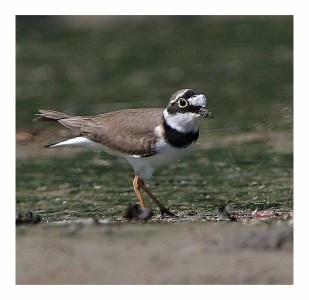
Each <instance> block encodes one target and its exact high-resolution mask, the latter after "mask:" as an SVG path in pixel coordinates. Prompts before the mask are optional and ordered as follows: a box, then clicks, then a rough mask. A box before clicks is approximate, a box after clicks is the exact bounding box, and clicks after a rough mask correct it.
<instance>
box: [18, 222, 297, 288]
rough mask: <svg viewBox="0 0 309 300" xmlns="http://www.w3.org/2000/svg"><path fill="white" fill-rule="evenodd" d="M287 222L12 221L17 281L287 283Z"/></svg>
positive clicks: (289, 263)
mask: <svg viewBox="0 0 309 300" xmlns="http://www.w3.org/2000/svg"><path fill="white" fill-rule="evenodd" d="M292 240H293V228H292V225H291V224H290V223H289V222H277V223H270V224H267V223H263V222H258V223H257V224H255V225H253V223H250V225H248V224H244V223H238V222H223V223H213V222H195V223H170V224H167V223H158V224H154V223H144V222H131V223H129V222H128V223H105V222H104V221H101V222H100V221H96V222H94V220H91V219H89V220H79V221H76V222H73V221H72V222H61V223H55V224H41V225H27V226H21V227H18V228H17V240H16V251H17V252H16V283H17V284H109V285H113V284H148V285H153V284H159V285H174V284H182V285H187V284H232V285H233V284H293V251H292V250H293V246H292Z"/></svg>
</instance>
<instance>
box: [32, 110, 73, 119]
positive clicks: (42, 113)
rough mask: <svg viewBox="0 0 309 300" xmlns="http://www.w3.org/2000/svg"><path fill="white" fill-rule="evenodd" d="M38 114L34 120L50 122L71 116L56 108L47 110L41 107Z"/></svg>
mask: <svg viewBox="0 0 309 300" xmlns="http://www.w3.org/2000/svg"><path fill="white" fill-rule="evenodd" d="M35 116H37V117H36V118H34V119H33V121H50V122H58V121H59V120H61V119H66V118H69V117H71V116H70V115H67V114H64V113H62V112H59V111H55V110H45V109H39V114H35Z"/></svg>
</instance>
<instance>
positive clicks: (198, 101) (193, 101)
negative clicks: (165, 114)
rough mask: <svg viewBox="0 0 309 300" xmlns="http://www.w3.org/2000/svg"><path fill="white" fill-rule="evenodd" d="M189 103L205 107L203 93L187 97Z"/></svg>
mask: <svg viewBox="0 0 309 300" xmlns="http://www.w3.org/2000/svg"><path fill="white" fill-rule="evenodd" d="M188 102H189V103H190V105H193V106H201V107H206V97H205V96H204V95H196V96H193V97H191V98H189V99H188Z"/></svg>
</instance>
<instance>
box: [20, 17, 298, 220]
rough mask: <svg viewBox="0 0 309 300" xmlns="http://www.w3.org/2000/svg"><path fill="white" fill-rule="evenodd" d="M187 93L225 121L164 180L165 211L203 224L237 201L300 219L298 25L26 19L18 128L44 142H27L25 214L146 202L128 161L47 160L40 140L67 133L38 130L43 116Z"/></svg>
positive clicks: (111, 209)
mask: <svg viewBox="0 0 309 300" xmlns="http://www.w3.org/2000/svg"><path fill="white" fill-rule="evenodd" d="M182 88H193V89H198V90H200V91H201V92H203V93H204V94H205V95H206V96H207V99H208V107H209V109H210V110H211V111H212V112H213V113H214V115H215V117H216V118H215V119H214V120H206V121H205V122H201V136H200V139H199V147H198V148H197V150H196V151H194V152H193V153H192V154H190V155H189V156H188V157H186V158H185V159H184V160H182V161H181V162H180V163H179V164H177V165H173V166H171V167H170V168H166V169H165V168H163V169H161V170H160V171H158V172H157V176H155V177H154V178H153V180H152V184H153V185H154V192H155V194H156V195H157V196H158V197H159V198H160V199H161V200H162V202H164V203H167V205H168V206H170V207H171V208H172V209H175V210H176V211H184V212H187V211H188V210H190V209H192V208H195V209H196V210H197V211H198V212H199V216H200V218H201V219H205V218H206V217H205V216H206V215H207V214H208V212H212V211H213V212H215V211H216V210H217V208H218V205H219V204H220V203H225V202H228V201H230V202H231V203H232V206H233V208H235V209H236V210H242V209H245V210H251V209H254V208H259V209H266V208H272V207H277V208H282V209H283V208H284V209H291V208H292V189H293V188H292V176H293V148H292V145H293V17H292V16H17V18H16V128H17V133H20V132H21V133H23V132H26V133H27V134H33V136H34V137H35V138H33V139H32V140H31V139H30V142H29V141H28V142H27V140H26V141H25V140H20V141H19V140H18V139H17V164H16V168H17V169H16V171H17V172H16V174H17V177H16V186H17V209H20V210H32V211H37V212H40V213H41V214H42V215H43V217H44V218H45V220H47V221H54V220H59V219H61V220H62V219H64V218H79V217H89V216H90V217H102V216H103V217H108V218H118V217H119V216H120V215H121V211H122V210H123V209H124V208H125V207H126V204H127V203H128V201H131V202H132V201H135V198H134V197H135V196H134V192H133V190H132V186H131V180H132V179H133V178H132V176H133V172H132V170H131V168H130V166H128V165H127V164H126V162H124V161H122V160H120V159H119V158H117V157H112V156H109V155H105V154H102V155H101V157H103V158H104V160H105V161H104V164H103V166H102V164H99V163H95V162H94V161H97V156H96V155H95V154H91V153H84V152H80V153H75V152H74V153H73V154H72V156H70V157H65V158H62V157H61V155H57V154H55V155H54V157H43V156H42V155H40V153H39V154H38V153H37V152H36V151H35V150H34V149H35V148H39V147H40V146H41V145H40V143H39V142H37V141H38V138H37V137H41V138H42V136H43V137H44V136H45V135H47V134H48V133H47V132H53V130H59V132H60V130H63V128H61V127H60V126H54V125H49V124H47V123H44V124H38V123H33V122H32V119H33V115H34V113H36V112H37V109H39V108H46V109H54V110H60V111H64V112H66V113H69V114H79V115H91V114H98V113H103V112H107V111H111V110H118V109H125V108H135V107H164V106H165V105H166V104H167V102H168V100H169V97H170V96H171V95H172V94H173V93H174V92H175V91H177V90H179V89H182ZM49 130H50V131H49ZM61 134H62V135H63V133H62V131H61ZM67 134H70V133H69V132H68V133H67ZM64 135H65V134H64ZM50 138H52V139H53V140H52V141H56V140H57V134H56V133H55V134H54V135H53V136H52V137H51V136H49V135H48V141H47V142H49V139H50ZM42 139H43V140H44V138H42ZM43 144H44V143H43ZM27 151H28V152H27ZM25 153H26V154H25ZM59 153H60V152H59ZM104 168H105V169H104ZM47 175H48V176H47ZM55 190H57V191H58V193H57V195H56V196H55V194H53V192H54V191H55Z"/></svg>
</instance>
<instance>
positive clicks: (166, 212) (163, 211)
mask: <svg viewBox="0 0 309 300" xmlns="http://www.w3.org/2000/svg"><path fill="white" fill-rule="evenodd" d="M160 212H161V216H162V217H164V214H166V215H168V216H171V217H177V216H176V215H175V214H174V213H172V212H171V211H170V210H169V209H167V208H166V207H163V208H160Z"/></svg>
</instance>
